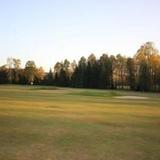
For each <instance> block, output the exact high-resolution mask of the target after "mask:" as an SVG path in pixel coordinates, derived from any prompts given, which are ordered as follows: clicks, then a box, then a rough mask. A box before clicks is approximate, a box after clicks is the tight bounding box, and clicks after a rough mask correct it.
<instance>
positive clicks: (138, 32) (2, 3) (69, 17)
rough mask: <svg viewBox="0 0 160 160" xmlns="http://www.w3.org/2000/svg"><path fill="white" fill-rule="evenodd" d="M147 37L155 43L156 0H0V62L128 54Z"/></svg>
mask: <svg viewBox="0 0 160 160" xmlns="http://www.w3.org/2000/svg"><path fill="white" fill-rule="evenodd" d="M146 41H154V42H155V44H156V46H157V48H159V47H160V0H0V65H2V64H4V63H6V58H7V57H15V58H20V59H21V60H22V64H23V65H24V64H25V62H26V61H27V60H34V61H35V62H36V64H37V66H43V67H44V68H45V69H48V68H49V67H53V65H54V64H55V62H56V61H58V60H63V59H65V58H68V59H69V60H73V59H76V60H77V59H79V58H80V57H81V56H82V55H84V56H86V57H87V56H88V55H89V54H91V53H95V55H96V56H97V57H99V56H100V54H101V53H104V52H105V53H110V54H117V53H121V54H123V55H126V56H132V55H133V54H135V52H136V51H137V49H138V48H139V47H140V45H141V44H143V43H145V42H146Z"/></svg>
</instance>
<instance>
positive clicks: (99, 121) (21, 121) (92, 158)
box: [0, 85, 160, 160]
mask: <svg viewBox="0 0 160 160" xmlns="http://www.w3.org/2000/svg"><path fill="white" fill-rule="evenodd" d="M128 96H129V97H134V98H127V97H128ZM117 97H122V98H117ZM136 97H142V98H137V99H136ZM0 160H160V94H158V93H141V92H132V91H116V90H91V89H71V88H57V87H45V86H16V85H1V86H0Z"/></svg>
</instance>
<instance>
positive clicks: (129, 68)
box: [127, 58, 135, 90]
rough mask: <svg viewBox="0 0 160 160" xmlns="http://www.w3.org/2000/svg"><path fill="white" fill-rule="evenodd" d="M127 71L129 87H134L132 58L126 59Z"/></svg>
mask: <svg viewBox="0 0 160 160" xmlns="http://www.w3.org/2000/svg"><path fill="white" fill-rule="evenodd" d="M127 71H128V74H127V75H128V78H127V81H128V85H129V86H130V89H132V90H134V89H135V64H134V60H133V59H132V58H128V59H127Z"/></svg>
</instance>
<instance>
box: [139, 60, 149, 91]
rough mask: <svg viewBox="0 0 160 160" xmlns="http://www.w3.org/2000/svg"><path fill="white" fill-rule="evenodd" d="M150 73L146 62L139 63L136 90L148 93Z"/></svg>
mask: <svg viewBox="0 0 160 160" xmlns="http://www.w3.org/2000/svg"><path fill="white" fill-rule="evenodd" d="M150 82H151V81H150V72H149V67H148V64H147V62H146V61H141V63H140V69H139V79H138V87H137V90H140V91H149V90H150V87H151V85H150Z"/></svg>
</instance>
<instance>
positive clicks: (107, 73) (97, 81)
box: [0, 42, 160, 91]
mask: <svg viewBox="0 0 160 160" xmlns="http://www.w3.org/2000/svg"><path fill="white" fill-rule="evenodd" d="M0 84H36V85H55V86H62V87H76V88H99V89H130V90H137V91H160V55H159V51H158V50H157V49H156V48H155V46H154V44H153V43H152V42H147V43H145V44H144V45H142V46H141V47H140V49H139V50H138V51H137V53H136V54H135V55H134V56H133V57H125V56H122V55H121V54H118V55H116V56H114V55H108V54H102V55H101V57H100V58H99V59H97V58H96V56H95V55H94V54H91V55H90V56H89V57H88V58H85V57H81V58H80V60H79V61H78V63H76V61H73V62H69V61H68V60H67V59H65V60H64V61H63V62H57V63H56V64H55V65H54V67H53V69H50V71H49V72H47V73H46V72H45V71H44V69H43V68H42V67H39V68H37V67H36V64H35V62H34V61H27V62H26V64H25V67H24V68H21V61H20V60H19V59H15V58H8V59H7V64H5V65H3V66H1V67H0Z"/></svg>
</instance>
